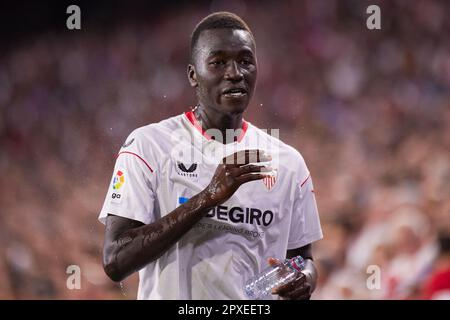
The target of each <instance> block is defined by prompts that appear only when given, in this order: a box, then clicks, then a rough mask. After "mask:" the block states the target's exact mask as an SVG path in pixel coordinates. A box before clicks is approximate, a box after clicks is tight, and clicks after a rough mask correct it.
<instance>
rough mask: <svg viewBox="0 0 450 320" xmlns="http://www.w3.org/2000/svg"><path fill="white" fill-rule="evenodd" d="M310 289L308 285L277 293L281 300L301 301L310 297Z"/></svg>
mask: <svg viewBox="0 0 450 320" xmlns="http://www.w3.org/2000/svg"><path fill="white" fill-rule="evenodd" d="M310 291H311V288H310V286H309V285H303V286H300V287H298V288H296V289H294V290H292V291H289V292H283V293H279V296H280V297H282V298H287V299H292V300H301V299H305V298H306V297H308V296H310Z"/></svg>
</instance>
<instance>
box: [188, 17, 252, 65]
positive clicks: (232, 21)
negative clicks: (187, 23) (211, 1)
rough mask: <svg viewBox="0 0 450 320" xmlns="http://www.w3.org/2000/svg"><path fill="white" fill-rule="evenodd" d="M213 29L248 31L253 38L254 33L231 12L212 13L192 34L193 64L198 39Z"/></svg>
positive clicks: (191, 53) (191, 52) (191, 55)
mask: <svg viewBox="0 0 450 320" xmlns="http://www.w3.org/2000/svg"><path fill="white" fill-rule="evenodd" d="M211 29H236V30H245V31H248V32H249V33H250V34H251V35H252V37H253V34H252V31H251V30H250V28H249V27H248V25H247V24H246V23H245V22H244V20H242V18H240V17H239V16H238V15H236V14H234V13H231V12H226V11H220V12H214V13H211V14H210V15H208V16H206V17H205V18H203V19H202V20H201V21H200V22H199V23H198V24H197V26H196V27H195V28H194V31H193V32H192V35H191V46H190V49H191V51H190V58H191V62H193V57H194V50H195V46H196V44H197V41H198V38H199V37H200V34H201V33H202V31H204V30H211Z"/></svg>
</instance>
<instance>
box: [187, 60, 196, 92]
mask: <svg viewBox="0 0 450 320" xmlns="http://www.w3.org/2000/svg"><path fill="white" fill-rule="evenodd" d="M187 76H188V80H189V83H190V84H191V87H194V88H195V87H197V85H198V83H197V74H196V72H195V67H194V66H193V65H192V64H189V65H188V67H187Z"/></svg>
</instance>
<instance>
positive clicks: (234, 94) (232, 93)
mask: <svg viewBox="0 0 450 320" xmlns="http://www.w3.org/2000/svg"><path fill="white" fill-rule="evenodd" d="M222 95H224V96H225V97H229V98H241V97H244V96H246V95H247V90H245V89H244V88H230V89H226V90H224V91H223V92H222Z"/></svg>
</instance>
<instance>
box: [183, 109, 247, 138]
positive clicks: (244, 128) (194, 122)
mask: <svg viewBox="0 0 450 320" xmlns="http://www.w3.org/2000/svg"><path fill="white" fill-rule="evenodd" d="M184 114H185V115H186V118H188V120H189V122H190V123H191V124H192V125H193V126H194V127H195V128H196V129H197V130H198V131H199V132H200V133H201V134H202V135H203V136H204V137H205V138H206V139H208V140H211V139H212V138H211V136H210V135H208V134H207V133H206V132H205V130H203V127H202V125H201V124H200V122H198V120H197V118H196V117H195V115H194V112H192V111H187V112H185V113H184ZM247 129H248V122H247V121H245V120H244V119H242V131H241V134H240V135H239V137H238V138H237V142H241V141H242V139H244V136H245V133H246V132H247Z"/></svg>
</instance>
